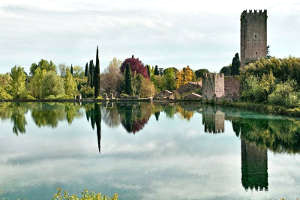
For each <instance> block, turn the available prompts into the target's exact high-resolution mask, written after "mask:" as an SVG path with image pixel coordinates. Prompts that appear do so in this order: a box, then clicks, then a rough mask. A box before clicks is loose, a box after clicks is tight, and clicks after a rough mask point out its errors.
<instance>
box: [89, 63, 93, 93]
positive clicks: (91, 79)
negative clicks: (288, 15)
mask: <svg viewBox="0 0 300 200" xmlns="http://www.w3.org/2000/svg"><path fill="white" fill-rule="evenodd" d="M89 70H90V71H89V73H90V80H89V85H90V86H91V88H93V87H94V62H93V60H90V67H89Z"/></svg>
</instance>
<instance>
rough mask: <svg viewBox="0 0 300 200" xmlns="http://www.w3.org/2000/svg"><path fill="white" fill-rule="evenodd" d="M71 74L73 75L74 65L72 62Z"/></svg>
mask: <svg viewBox="0 0 300 200" xmlns="http://www.w3.org/2000/svg"><path fill="white" fill-rule="evenodd" d="M71 74H72V76H73V65H72V64H71Z"/></svg>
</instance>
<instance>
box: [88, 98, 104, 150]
mask: <svg viewBox="0 0 300 200" xmlns="http://www.w3.org/2000/svg"><path fill="white" fill-rule="evenodd" d="M85 109H86V118H87V120H88V121H90V120H91V126H92V128H93V129H94V128H95V125H96V129H97V142H98V150H99V152H101V109H100V105H99V104H97V103H95V104H87V105H85Z"/></svg>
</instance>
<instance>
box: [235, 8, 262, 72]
mask: <svg viewBox="0 0 300 200" xmlns="http://www.w3.org/2000/svg"><path fill="white" fill-rule="evenodd" d="M267 18H268V16H267V10H264V11H262V10H259V11H257V10H254V11H252V10H250V11H247V10H245V11H243V12H242V14H241V42H240V45H241V46H240V48H241V54H240V55H241V67H243V66H244V65H246V64H248V63H250V62H253V61H256V60H258V59H260V58H264V57H266V56H267Z"/></svg>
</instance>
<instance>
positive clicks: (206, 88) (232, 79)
mask: <svg viewBox="0 0 300 200" xmlns="http://www.w3.org/2000/svg"><path fill="white" fill-rule="evenodd" d="M202 97H203V99H204V100H217V99H226V100H236V99H238V98H239V97H240V80H239V78H238V77H237V76H224V74H216V73H208V74H206V75H205V76H204V78H203V80H202Z"/></svg>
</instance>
